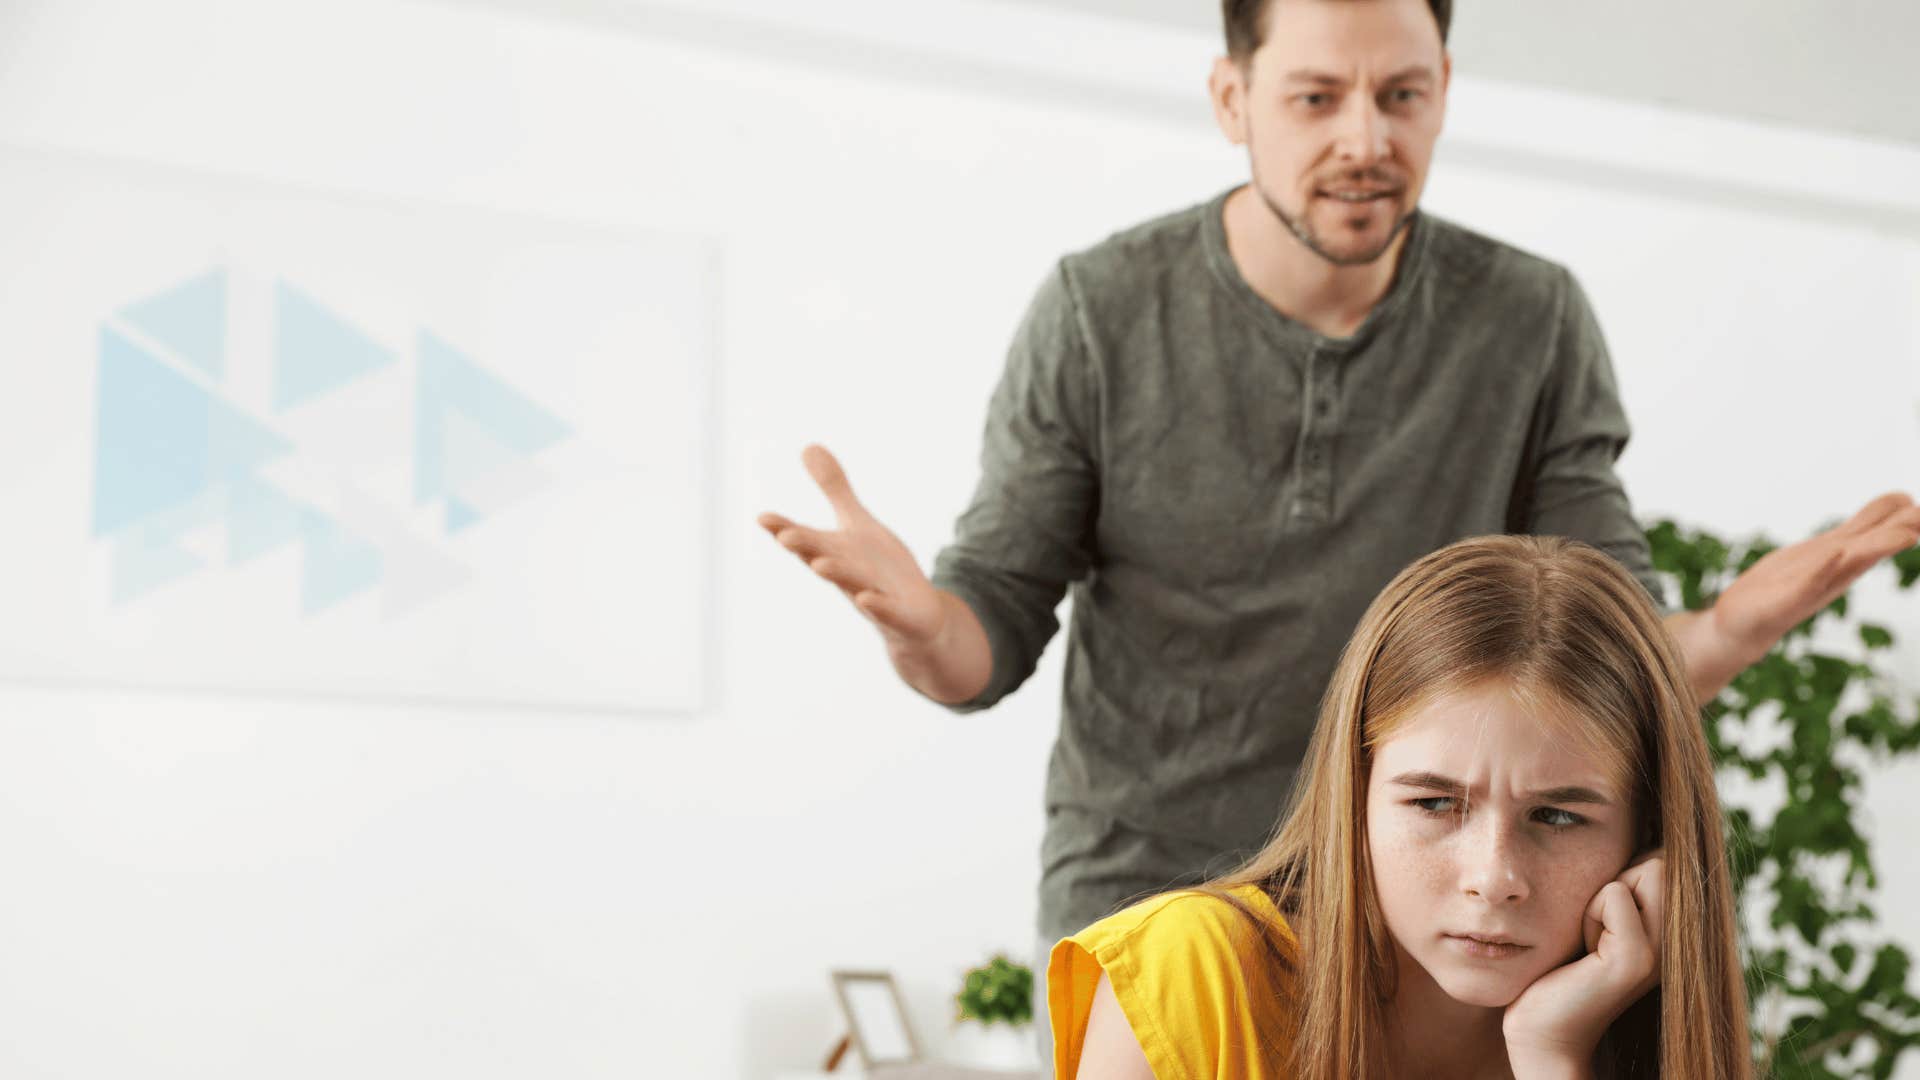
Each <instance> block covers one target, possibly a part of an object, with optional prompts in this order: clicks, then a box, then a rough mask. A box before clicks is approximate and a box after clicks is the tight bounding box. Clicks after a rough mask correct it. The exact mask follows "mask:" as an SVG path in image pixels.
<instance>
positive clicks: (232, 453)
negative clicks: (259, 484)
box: [207, 401, 293, 479]
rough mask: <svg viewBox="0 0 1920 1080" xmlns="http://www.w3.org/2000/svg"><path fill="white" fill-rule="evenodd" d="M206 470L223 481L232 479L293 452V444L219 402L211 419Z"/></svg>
mask: <svg viewBox="0 0 1920 1080" xmlns="http://www.w3.org/2000/svg"><path fill="white" fill-rule="evenodd" d="M207 427H208V430H207V467H208V470H209V471H210V472H211V474H212V475H213V476H214V477H216V478H220V479H232V478H234V477H238V476H240V475H243V474H245V473H248V472H251V471H253V470H254V469H255V468H257V467H259V466H260V465H263V464H265V463H266V462H269V461H272V460H273V459H274V458H277V457H283V456H285V455H287V454H290V453H292V452H293V444H292V443H291V442H288V441H287V440H286V439H284V438H281V437H280V435H279V433H277V432H275V431H274V430H273V429H271V428H269V427H267V426H265V425H263V424H260V423H258V422H256V421H255V420H254V419H253V418H252V417H250V416H247V415H246V414H244V413H242V412H240V411H239V410H238V409H235V408H233V407H232V406H229V405H228V404H226V403H225V402H220V401H216V402H215V403H214V404H213V407H212V413H211V415H210V416H209V417H208V425H207Z"/></svg>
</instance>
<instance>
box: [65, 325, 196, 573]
mask: <svg viewBox="0 0 1920 1080" xmlns="http://www.w3.org/2000/svg"><path fill="white" fill-rule="evenodd" d="M95 393H96V395H97V402H96V413H95V418H94V425H95V426H94V455H93V535H95V536H105V535H108V534H110V533H113V532H116V531H118V530H120V529H122V528H124V527H126V526H127V525H128V524H130V523H132V522H135V521H138V520H140V519H141V518H142V517H145V516H147V515H148V514H151V513H154V512H155V511H158V510H162V509H165V508H167V507H170V506H175V505H177V504H180V503H183V502H186V501H188V500H189V499H192V498H193V497H194V496H196V495H198V494H199V493H200V492H201V491H202V490H204V489H205V488H206V486H207V483H208V481H209V479H210V469H209V465H210V462H209V457H210V449H209V445H208V443H209V437H208V433H209V427H210V418H211V415H212V412H213V408H214V401H213V399H212V398H211V397H210V396H209V395H208V394H207V392H206V391H205V390H202V389H201V388H200V387H199V386H197V385H195V384H194V383H193V382H192V381H191V380H189V379H188V378H186V377H185V376H183V375H180V374H179V373H177V372H175V371H173V370H172V369H171V368H169V367H168V366H167V365H166V364H165V363H163V362H162V361H160V360H159V359H158V358H157V357H155V356H153V355H152V354H150V353H148V352H146V351H145V350H143V349H141V348H140V347H139V346H137V345H135V344H133V343H132V342H131V341H128V340H127V339H126V338H125V337H123V336H121V335H120V334H118V333H116V332H115V331H114V330H113V329H112V328H110V327H105V326H103V327H101V328H100V364H99V381H98V384H97V388H96V391H95Z"/></svg>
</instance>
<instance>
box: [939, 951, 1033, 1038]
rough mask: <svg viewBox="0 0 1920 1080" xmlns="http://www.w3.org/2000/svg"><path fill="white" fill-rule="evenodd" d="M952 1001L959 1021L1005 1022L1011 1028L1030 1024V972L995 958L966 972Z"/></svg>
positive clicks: (1002, 958)
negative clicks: (957, 1007) (956, 1005)
mask: <svg viewBox="0 0 1920 1080" xmlns="http://www.w3.org/2000/svg"><path fill="white" fill-rule="evenodd" d="M954 1000H955V1001H956V1002H957V1003H958V1004H959V1006H960V1017H959V1018H960V1019H961V1020H978V1021H979V1022H980V1023H982V1024H993V1023H997V1022H1004V1023H1006V1024H1008V1025H1010V1026H1013V1027H1019V1026H1020V1025H1022V1024H1027V1023H1031V1022H1032V1021H1033V971H1032V970H1031V969H1030V968H1028V967H1027V966H1026V965H1025V964H1021V963H1016V962H1014V961H1012V960H1009V959H1007V957H1006V955H1005V954H998V955H996V956H994V958H993V959H991V960H989V961H987V963H986V965H985V966H983V967H977V968H974V969H973V970H971V971H969V972H967V975H966V980H965V982H963V983H962V984H961V987H960V993H959V994H957V995H955V996H954Z"/></svg>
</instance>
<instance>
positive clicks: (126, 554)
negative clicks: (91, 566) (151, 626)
mask: <svg viewBox="0 0 1920 1080" xmlns="http://www.w3.org/2000/svg"><path fill="white" fill-rule="evenodd" d="M198 569H200V560H199V559H198V558H196V557H195V556H194V555H193V553H192V552H190V551H186V550H183V549H181V548H178V547H175V546H174V545H173V543H172V542H171V541H160V542H157V543H156V542H154V541H152V540H150V539H149V538H148V537H146V536H143V535H141V534H139V533H130V534H127V535H124V536H119V537H116V538H115V539H114V541H113V602H114V603H115V604H116V605H118V604H124V603H126V602H128V601H129V600H133V599H136V598H137V597H140V596H144V595H146V594H147V593H150V592H152V591H153V590H155V589H157V588H159V587H160V586H162V585H165V584H167V583H168V582H172V581H177V580H179V579H180V578H183V577H186V576H187V575H189V574H191V573H193V572H194V571H195V570H198Z"/></svg>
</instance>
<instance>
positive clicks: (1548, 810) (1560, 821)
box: [1534, 806, 1587, 829]
mask: <svg viewBox="0 0 1920 1080" xmlns="http://www.w3.org/2000/svg"><path fill="white" fill-rule="evenodd" d="M1534 817H1535V818H1536V819H1538V820H1539V822H1540V823H1541V824H1542V825H1551V826H1553V827H1554V828H1556V829H1566V828H1571V827H1573V826H1575V825H1585V824H1586V823H1587V819H1586V818H1583V817H1581V816H1580V815H1579V814H1575V813H1571V812H1569V811H1566V810H1562V809H1560V808H1559V807H1556V806H1543V807H1541V808H1540V809H1538V810H1536V811H1534Z"/></svg>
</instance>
